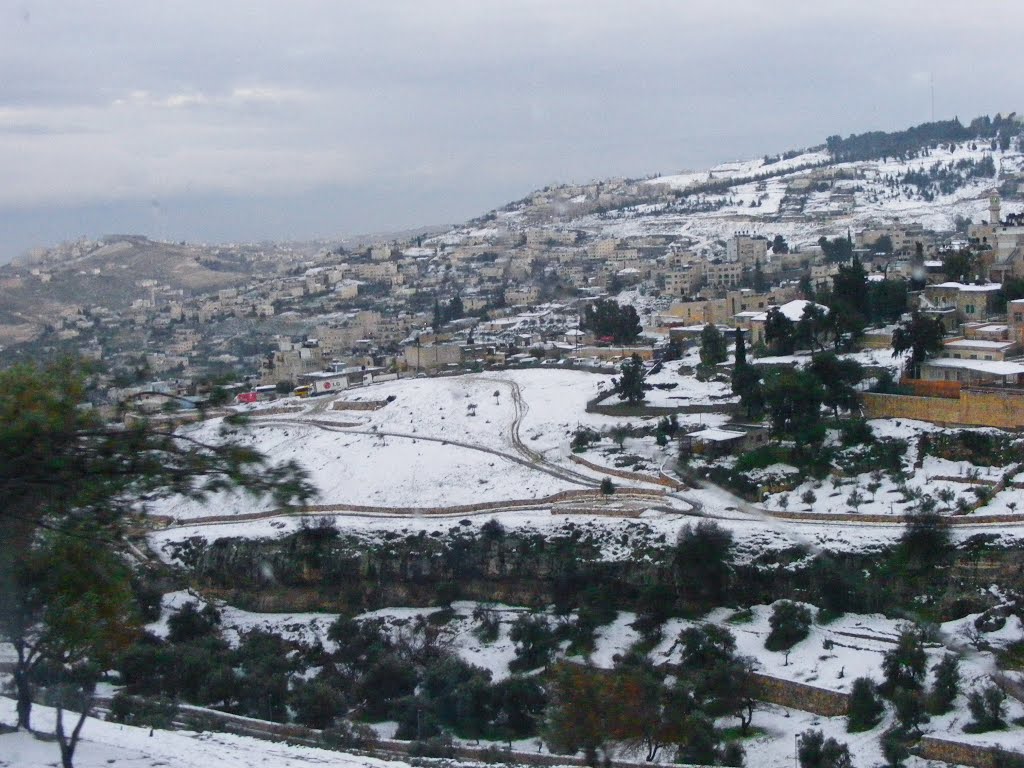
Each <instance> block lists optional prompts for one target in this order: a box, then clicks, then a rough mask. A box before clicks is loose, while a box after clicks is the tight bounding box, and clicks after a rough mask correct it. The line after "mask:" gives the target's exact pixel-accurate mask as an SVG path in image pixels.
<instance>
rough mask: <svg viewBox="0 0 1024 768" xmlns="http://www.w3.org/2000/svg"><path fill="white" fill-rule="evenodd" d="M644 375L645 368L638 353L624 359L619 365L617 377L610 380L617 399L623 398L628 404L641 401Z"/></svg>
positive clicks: (645, 372)
mask: <svg viewBox="0 0 1024 768" xmlns="http://www.w3.org/2000/svg"><path fill="white" fill-rule="evenodd" d="M646 376H647V370H646V369H645V368H644V361H643V360H642V359H641V358H640V355H637V354H634V355H633V356H632V357H630V359H629V360H626V361H624V362H623V363H622V365H620V366H619V377H618V378H617V379H613V380H612V383H613V384H614V385H615V391H616V394H617V396H618V398H619V400H625V401H626V402H627V403H629V404H630V405H635V404H636V403H640V402H643V400H644V397H645V395H644V390H645V389H646V386H645V385H644V379H645V378H646Z"/></svg>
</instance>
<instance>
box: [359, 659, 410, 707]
mask: <svg viewBox="0 0 1024 768" xmlns="http://www.w3.org/2000/svg"><path fill="white" fill-rule="evenodd" d="M417 682H418V675H417V672H416V667H415V666H414V665H413V663H412V661H411V660H409V659H407V658H405V657H404V656H399V655H398V654H394V653H389V654H386V655H384V656H382V657H381V658H379V659H378V660H377V661H375V662H374V663H373V664H372V665H370V667H369V668H368V669H367V670H366V672H365V673H364V674H363V676H362V677H361V678H360V679H359V682H358V683H357V684H356V686H355V697H356V699H357V700H358V701H361V702H362V704H361V713H362V715H363V716H364V717H365V718H366V719H368V720H371V721H372V720H386V719H388V717H389V716H390V713H391V711H392V707H393V706H394V705H395V704H396V703H397V702H398V701H399V700H400V699H402V698H404V697H406V696H411V695H412V693H413V691H414V690H415V689H416V684H417Z"/></svg>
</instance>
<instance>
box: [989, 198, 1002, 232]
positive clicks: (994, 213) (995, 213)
mask: <svg viewBox="0 0 1024 768" xmlns="http://www.w3.org/2000/svg"><path fill="white" fill-rule="evenodd" d="M1000 221H1001V219H1000V218H999V195H992V197H990V198H989V199H988V223H989V224H991V225H992V226H993V227H998V226H999V223H1000Z"/></svg>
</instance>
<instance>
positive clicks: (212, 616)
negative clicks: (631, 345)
mask: <svg viewBox="0 0 1024 768" xmlns="http://www.w3.org/2000/svg"><path fill="white" fill-rule="evenodd" d="M196 605H197V603H185V604H184V605H183V606H182V607H181V608H179V609H178V610H177V611H175V612H174V613H173V614H171V616H170V617H169V618H168V619H167V639H168V641H170V642H172V643H187V642H191V641H192V640H198V639H200V638H203V637H209V636H211V635H214V634H216V632H217V627H218V626H220V612H219V611H218V610H217V609H216V608H214V607H213V606H212V605H209V604H207V605H204V606H203V607H202V608H201V609H198V608H196Z"/></svg>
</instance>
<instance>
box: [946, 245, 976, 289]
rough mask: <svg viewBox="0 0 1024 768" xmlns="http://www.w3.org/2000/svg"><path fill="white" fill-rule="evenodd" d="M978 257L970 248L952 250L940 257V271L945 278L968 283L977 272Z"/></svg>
mask: <svg viewBox="0 0 1024 768" xmlns="http://www.w3.org/2000/svg"><path fill="white" fill-rule="evenodd" d="M978 267H979V264H978V257H977V254H975V253H974V252H973V251H971V250H970V249H967V248H964V249H961V250H959V251H953V252H952V253H949V254H947V255H946V256H944V257H943V259H942V272H943V274H945V275H946V279H947V280H954V281H958V282H963V283H969V282H971V281H972V280H974V278H975V276H976V275H977V273H978Z"/></svg>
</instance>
